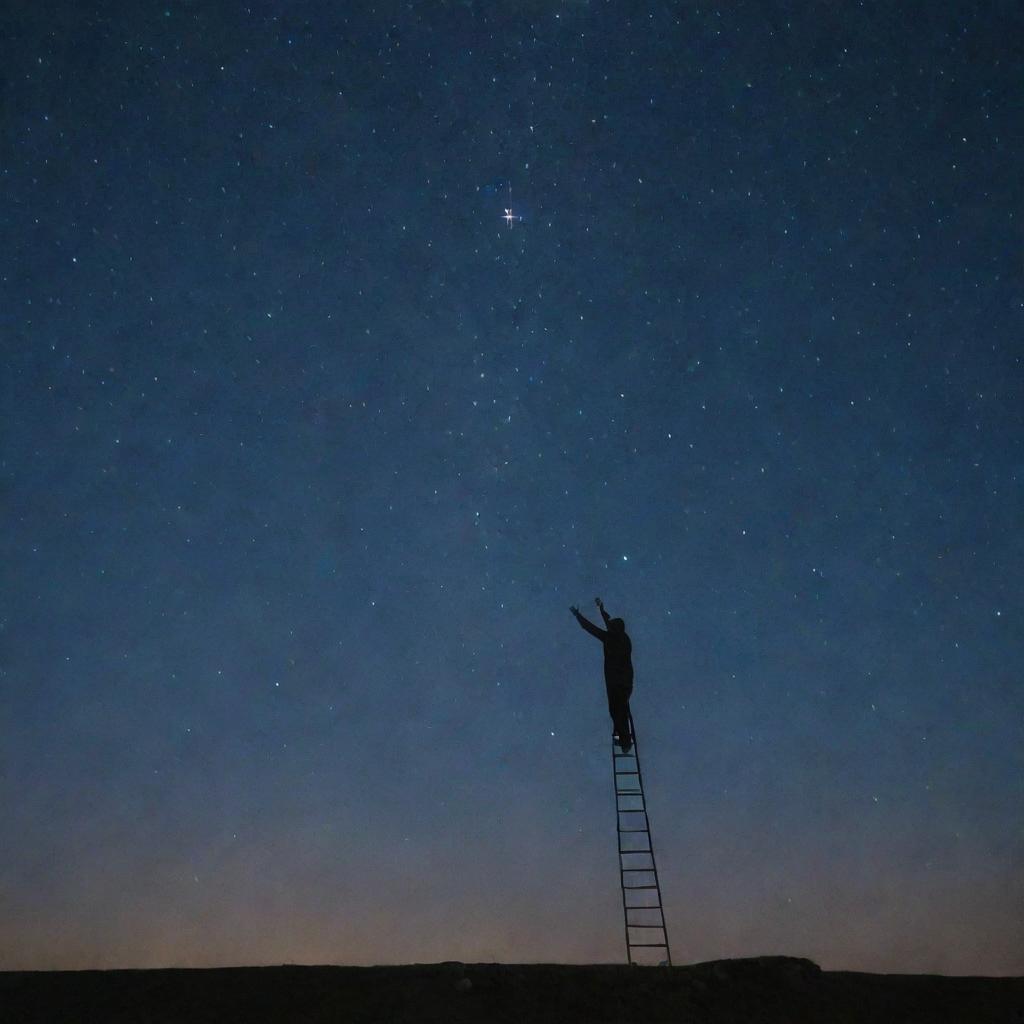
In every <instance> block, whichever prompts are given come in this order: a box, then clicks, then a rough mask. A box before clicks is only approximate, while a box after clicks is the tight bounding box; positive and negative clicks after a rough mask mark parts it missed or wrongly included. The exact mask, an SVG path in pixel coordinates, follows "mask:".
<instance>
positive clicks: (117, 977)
mask: <svg viewBox="0 0 1024 1024" xmlns="http://www.w3.org/2000/svg"><path fill="white" fill-rule="evenodd" d="M0 1007H2V1008H3V1011H2V1014H0V1016H2V1019H3V1020H4V1022H5V1024H43V1022H45V1024H53V1022H55V1021H60V1022H62V1024H70V1022H77V1021H89V1022H113V1024H122V1022H123V1024H128V1022H136V1021H146V1022H147V1024H171V1022H188V1024H207V1022H209V1024H214V1022H216V1024H235V1022H237V1024H243V1022H244V1024H271V1022H273V1024H292V1022H294V1024H299V1022H302V1024H327V1022H331V1024H336V1022H338V1021H345V1022H346V1024H362V1022H366V1024H369V1022H374V1024H379V1022H388V1024H406V1022H410V1024H411V1022H413V1021H415V1022H417V1024H433V1022H436V1024H441V1022H444V1024H476V1022H480V1024H483V1022H487V1024H506V1022H507V1024H513V1022H514V1024H522V1022H529V1024H549V1022H550V1024H555V1022H557V1024H584V1022H586V1024H603V1022H607V1024H612V1022H615V1024H627V1022H634V1021H635V1022H637V1024H639V1022H644V1024H647V1022H669V1021H673V1022H687V1024H783V1022H785V1024H810V1022H814V1024H1024V978H948V977H936V976H927V975H920V976H915V975H883V974H855V973H848V972H838V971H822V970H820V969H819V968H818V967H817V966H816V965H815V964H813V963H811V961H809V960H802V959H794V958H790V957H756V958H752V959H747V960H720V961H714V962H710V963H704V964H695V965H692V966H687V967H628V966H625V965H621V966H620V965H589V966H565V965H556V964H526V965H516V964H462V963H444V964H432V965H412V966H407V967H294V966H287V967H241V968H217V969H210V970H187V969H179V970H174V969H170V970H143V971H53V972H45V971H44V972H7V973H0Z"/></svg>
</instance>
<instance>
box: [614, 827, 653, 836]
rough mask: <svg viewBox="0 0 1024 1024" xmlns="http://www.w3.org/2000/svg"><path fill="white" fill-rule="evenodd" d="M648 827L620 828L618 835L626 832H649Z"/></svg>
mask: <svg viewBox="0 0 1024 1024" xmlns="http://www.w3.org/2000/svg"><path fill="white" fill-rule="evenodd" d="M650 831H651V830H650V829H649V828H620V829H619V835H620V836H622V835H625V834H626V833H627V832H650Z"/></svg>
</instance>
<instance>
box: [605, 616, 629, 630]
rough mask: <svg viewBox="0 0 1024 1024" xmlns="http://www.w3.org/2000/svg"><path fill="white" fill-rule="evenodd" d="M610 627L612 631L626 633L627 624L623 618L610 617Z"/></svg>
mask: <svg viewBox="0 0 1024 1024" xmlns="http://www.w3.org/2000/svg"><path fill="white" fill-rule="evenodd" d="M608 629H609V630H610V631H611V632H612V633H625V632H626V624H625V622H623V621H622V619H609V620H608Z"/></svg>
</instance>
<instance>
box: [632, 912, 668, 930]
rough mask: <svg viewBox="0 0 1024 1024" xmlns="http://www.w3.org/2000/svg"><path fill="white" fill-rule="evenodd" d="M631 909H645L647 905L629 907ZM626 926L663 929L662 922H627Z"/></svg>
mask: <svg viewBox="0 0 1024 1024" xmlns="http://www.w3.org/2000/svg"><path fill="white" fill-rule="evenodd" d="M630 909H631V910H647V909H649V908H647V907H630ZM626 927H627V928H660V929H661V930H662V931H664V930H665V926H664V925H663V924H627V925H626Z"/></svg>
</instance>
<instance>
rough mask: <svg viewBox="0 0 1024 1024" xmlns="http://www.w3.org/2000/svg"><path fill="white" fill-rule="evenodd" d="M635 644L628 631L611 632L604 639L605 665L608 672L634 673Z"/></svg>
mask: <svg viewBox="0 0 1024 1024" xmlns="http://www.w3.org/2000/svg"><path fill="white" fill-rule="evenodd" d="M632 655H633V645H632V643H631V642H630V639H629V635H628V634H626V633H609V634H608V636H607V637H606V638H605V641H604V667H605V671H606V672H615V673H616V674H620V673H632V671H633V661H632Z"/></svg>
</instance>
